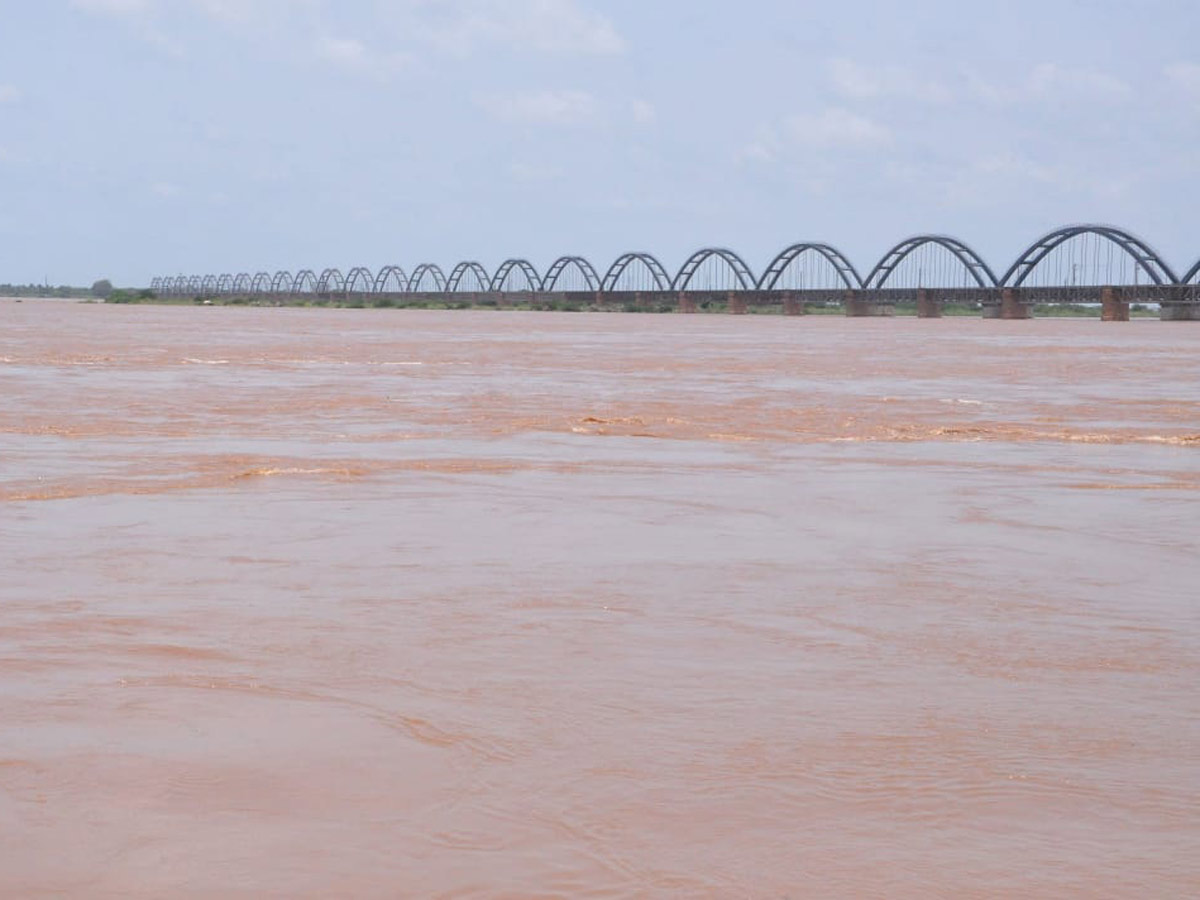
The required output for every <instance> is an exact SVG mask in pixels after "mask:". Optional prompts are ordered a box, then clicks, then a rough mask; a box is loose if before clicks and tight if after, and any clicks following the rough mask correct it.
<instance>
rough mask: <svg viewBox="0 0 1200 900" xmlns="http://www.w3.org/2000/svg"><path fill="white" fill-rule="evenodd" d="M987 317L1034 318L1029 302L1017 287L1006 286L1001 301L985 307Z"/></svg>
mask: <svg viewBox="0 0 1200 900" xmlns="http://www.w3.org/2000/svg"><path fill="white" fill-rule="evenodd" d="M983 317H984V318H985V319H1032V318H1033V315H1032V311H1031V309H1030V306H1029V303H1028V302H1026V300H1025V298H1024V297H1023V296H1022V295H1021V292H1020V291H1019V290H1018V289H1017V288H1004V289H1003V290H1002V291H1001V292H1000V302H999V303H993V304H990V305H988V306H985V307H984V308H983Z"/></svg>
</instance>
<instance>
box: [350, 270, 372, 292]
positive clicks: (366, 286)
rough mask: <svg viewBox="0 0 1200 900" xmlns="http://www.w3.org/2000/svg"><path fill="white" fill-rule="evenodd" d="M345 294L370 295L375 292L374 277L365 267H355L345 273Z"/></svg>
mask: <svg viewBox="0 0 1200 900" xmlns="http://www.w3.org/2000/svg"><path fill="white" fill-rule="evenodd" d="M345 289H346V293H347V294H370V293H373V292H374V290H375V276H374V275H373V274H372V273H371V270H370V269H368V268H366V267H365V266H355V267H354V268H353V269H351V270H350V271H349V272H347V273H346V288H345Z"/></svg>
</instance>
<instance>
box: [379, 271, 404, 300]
mask: <svg viewBox="0 0 1200 900" xmlns="http://www.w3.org/2000/svg"><path fill="white" fill-rule="evenodd" d="M389 284H395V286H396V289H395V290H394V291H390V290H388V285H389ZM407 290H408V273H407V272H405V271H404V269H402V268H401V267H400V266H384V267H383V268H382V269H380V270H379V274H378V275H376V276H375V293H377V294H403V293H404V292H405V291H407Z"/></svg>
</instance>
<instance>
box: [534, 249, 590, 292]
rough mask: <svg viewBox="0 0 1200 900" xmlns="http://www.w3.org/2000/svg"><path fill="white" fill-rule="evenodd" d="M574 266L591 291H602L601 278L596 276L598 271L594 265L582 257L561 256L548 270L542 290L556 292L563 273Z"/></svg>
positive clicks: (543, 280)
mask: <svg viewBox="0 0 1200 900" xmlns="http://www.w3.org/2000/svg"><path fill="white" fill-rule="evenodd" d="M572 266H573V267H574V268H575V270H576V271H577V272H579V274H580V275H582V276H583V280H584V281H586V282H587V286H588V290H589V291H598V290H600V276H599V275H597V274H596V270H595V269H594V268H593V267H592V264H591V263H590V262H588V261H587V260H586V259H584V258H583V257H582V256H560V257H559V258H558V259H556V260H555V261H554V263H553V264H552V265H551V266H550V268H549V269H547V270H546V277H545V278H543V279H542V285H541V287H542V290H543V291H552V290H554V288H555V287H556V286H557V285H558V279H559V278H560V277H561V276H562V274H563V272H565V271H566V270H567V268H568V267H572Z"/></svg>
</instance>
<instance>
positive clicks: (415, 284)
mask: <svg viewBox="0 0 1200 900" xmlns="http://www.w3.org/2000/svg"><path fill="white" fill-rule="evenodd" d="M426 275H428V276H429V277H430V278H432V279H433V286H434V287H435V288H437V290H439V291H444V290H446V273H445V272H443V271H442V268H441V266H439V265H438V264H437V263H421V264H420V265H419V266H417V267H416V268H415V269H413V273H412V277H411V278H409V279H408V290H409V292H410V293H417V292H418V291H420V289H421V282H422V281H424V280H425V276H426Z"/></svg>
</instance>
